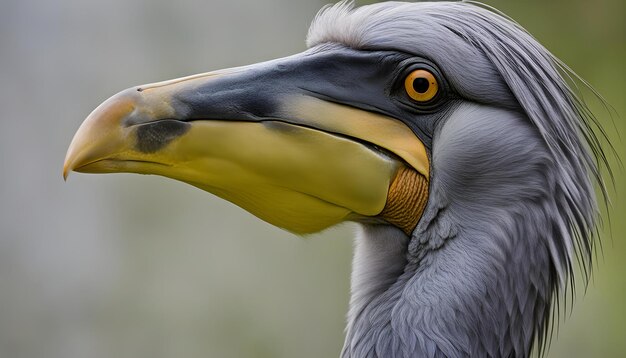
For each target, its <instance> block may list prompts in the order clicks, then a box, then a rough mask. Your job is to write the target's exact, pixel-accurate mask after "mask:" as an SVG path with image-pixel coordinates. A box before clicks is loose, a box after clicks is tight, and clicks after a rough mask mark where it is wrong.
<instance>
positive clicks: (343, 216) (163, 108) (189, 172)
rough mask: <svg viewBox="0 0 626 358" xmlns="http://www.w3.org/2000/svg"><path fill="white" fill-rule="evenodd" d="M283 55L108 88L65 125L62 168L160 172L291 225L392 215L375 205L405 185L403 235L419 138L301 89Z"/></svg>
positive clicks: (423, 179)
mask: <svg viewBox="0 0 626 358" xmlns="http://www.w3.org/2000/svg"><path fill="white" fill-rule="evenodd" d="M293 62H294V59H293V58H286V59H281V60H275V61H272V62H268V63H262V64H257V65H253V66H248V67H242V68H236V69H230V70H224V71H217V72H211V73H206V74H200V75H195V76H190V77H185V78H180V79H175V80H171V81H165V82H160V83H155V84H150V85H145V86H140V87H133V88H130V89H127V90H125V91H122V92H120V93H118V94H116V95H115V96H113V97H111V98H109V99H108V100H107V101H105V102H104V103H102V104H101V105H100V106H99V107H97V108H96V109H95V110H94V111H93V112H92V113H91V114H90V115H89V116H88V117H87V119H86V120H85V121H84V122H83V124H82V125H81V126H80V128H79V129H78V131H77V132H76V134H75V136H74V138H73V140H72V142H71V144H70V147H69V149H68V151H67V155H66V158H65V163H64V167H63V176H64V178H66V177H67V175H68V174H69V172H70V171H77V172H84V173H115V172H129V173H140V174H156V175H161V176H165V177H169V178H173V179H176V180H180V181H183V182H186V183H189V184H191V185H194V186H196V187H199V188H201V189H203V190H206V191H208V192H211V193H213V194H215V195H217V196H219V197H222V198H224V199H226V200H228V201H231V202H233V203H235V204H236V205H238V206H240V207H242V208H244V209H246V210H248V211H249V212H251V213H253V214H255V215H256V216H258V217H260V218H261V219H263V220H265V221H267V222H269V223H271V224H274V225H276V226H279V227H282V228H285V229H287V230H289V231H292V232H295V233H301V234H303V233H311V232H317V231H320V230H322V229H325V228H327V227H330V226H332V225H335V224H337V223H339V222H342V221H346V220H372V221H376V220H379V221H388V222H392V223H393V221H394V220H397V218H396V219H394V218H391V219H390V218H389V217H388V216H387V217H386V216H385V212H386V211H394V212H395V211H397V210H398V205H401V204H398V200H399V201H402V200H406V195H403V198H400V199H398V200H396V199H397V198H398V197H399V195H398V194H397V192H398V191H399V192H401V191H403V190H404V191H405V192H406V191H407V190H406V188H405V186H406V185H407V184H408V185H410V186H411V187H412V189H411V190H409V191H413V194H412V195H413V197H414V199H415V200H418V201H419V202H420V203H421V204H420V205H421V209H420V211H419V213H417V214H416V213H413V215H418V217H417V218H416V219H415V220H409V221H410V222H409V223H408V224H407V223H401V224H397V223H396V225H398V226H401V227H402V229H403V230H405V232H407V233H410V231H412V229H413V228H414V226H415V224H416V223H417V219H419V215H420V214H421V210H423V207H424V205H425V202H426V198H427V178H428V175H429V172H428V168H429V165H428V158H427V155H426V149H425V147H424V145H423V144H422V142H421V141H420V140H419V139H418V138H417V137H416V136H415V134H414V133H413V132H412V131H411V130H410V129H409V128H408V127H407V126H406V125H404V124H403V123H401V122H399V121H397V120H395V119H393V118H390V117H387V116H384V115H380V114H375V113H372V112H369V111H364V110H360V109H357V108H354V107H351V106H346V105H341V104H337V103H333V102H330V101H327V100H325V99H320V98H318V97H316V96H313V95H311V93H308V92H307V91H303V90H301V87H302V86H300V85H298V84H294V79H293V73H294V72H291V71H285V66H286V65H285V64H289V63H293ZM296 82H297V81H296ZM394 188H396V189H394ZM404 194H406V193H404ZM393 198H396V199H393ZM391 201H394V202H391ZM412 204H413V203H412ZM413 211H415V209H413ZM402 220H405V219H402V218H401V219H400V221H402Z"/></svg>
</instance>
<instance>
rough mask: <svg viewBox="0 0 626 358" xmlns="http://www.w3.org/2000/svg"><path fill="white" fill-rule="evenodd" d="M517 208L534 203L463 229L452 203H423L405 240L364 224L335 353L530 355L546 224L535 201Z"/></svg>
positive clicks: (544, 293) (543, 293)
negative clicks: (341, 340) (422, 211)
mask: <svg viewBox="0 0 626 358" xmlns="http://www.w3.org/2000/svg"><path fill="white" fill-rule="evenodd" d="M459 204H460V205H462V203H459ZM525 205H532V206H536V207H532V208H529V207H525V208H524V209H523V210H514V209H513V208H514V207H520V203H519V202H516V203H515V206H512V207H509V208H506V207H502V206H491V208H492V209H490V210H485V211H481V212H474V213H472V217H471V218H466V220H463V222H464V225H463V226H460V225H453V224H452V223H454V222H459V218H458V217H454V216H455V210H454V206H449V207H447V208H443V209H442V208H437V207H430V208H427V211H426V212H425V214H424V218H423V219H422V220H421V222H420V224H419V225H418V227H417V229H416V231H415V233H414V234H413V237H412V238H411V239H409V237H407V236H406V235H404V234H403V233H402V232H401V231H400V230H398V229H395V228H392V227H389V226H365V227H364V228H363V229H362V231H361V232H360V233H359V235H358V237H357V239H356V244H355V254H354V262H353V273H352V297H351V302H350V303H351V305H350V306H351V308H350V313H349V316H348V321H349V322H348V327H347V333H346V342H345V345H344V349H343V353H342V357H344V358H347V357H442V356H446V357H459V356H463V357H464V356H472V357H474V356H476V357H478V356H480V357H501V356H516V357H526V356H528V355H530V350H531V349H532V344H533V340H534V338H535V336H536V335H537V334H538V332H537V330H538V327H539V324H540V322H543V320H544V319H546V317H547V315H548V314H549V309H550V302H551V297H552V289H551V287H552V284H553V280H554V279H555V273H554V272H553V271H554V270H551V265H550V257H549V248H548V247H546V245H544V244H543V242H545V241H544V240H542V238H541V234H540V233H539V231H538V230H537V228H546V227H549V226H545V225H544V224H545V222H544V220H542V215H543V214H544V213H545V212H544V210H543V209H542V208H541V206H542V203H537V202H534V203H533V201H532V200H531V201H528V202H527V203H526V204H525ZM486 207H490V206H486ZM525 213H531V215H532V213H538V214H536V215H535V217H527V216H526V217H525V216H524V215H527V214H525ZM545 216H546V217H547V216H548V215H547V214H546V215H545ZM468 223H469V224H468ZM529 223H530V225H529ZM528 228H530V230H529V229H528ZM547 273H549V274H547Z"/></svg>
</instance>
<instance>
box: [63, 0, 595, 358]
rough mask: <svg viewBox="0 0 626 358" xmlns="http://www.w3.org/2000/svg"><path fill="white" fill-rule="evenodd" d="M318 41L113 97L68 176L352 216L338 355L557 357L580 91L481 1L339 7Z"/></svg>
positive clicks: (569, 283)
mask: <svg viewBox="0 0 626 358" xmlns="http://www.w3.org/2000/svg"><path fill="white" fill-rule="evenodd" d="M306 44H307V49H306V50H305V51H303V52H301V53H297V54H294V55H291V56H288V57H284V58H279V59H275V60H270V61H266V62H262V63H257V64H253V65H248V66H241V67H235V68H230V69H224V70H217V71H212V72H207V73H202V74H197V75H192V76H188V77H183V78H178V79H174V80H168V81H163V82H157V83H152V84H147V85H140V86H135V87H131V88H128V89H126V90H123V91H121V92H119V93H118V94H116V95H114V96H112V97H111V98H109V99H108V100H106V101H105V102H103V103H102V104H101V105H100V106H98V107H97V108H96V109H95V110H94V111H93V112H92V113H91V114H89V116H88V117H87V118H86V119H85V120H84V122H83V123H82V124H81V125H80V127H79V128H78V130H77V132H76V133H75V135H74V138H73V139H72V141H71V143H70V146H69V148H68V151H67V155H66V158H65V162H64V167H63V176H64V178H66V177H67V175H68V174H69V172H71V171H76V172H83V173H118V172H128V173H138V174H154V175H160V176H165V177H168V178H172V179H175V180H178V181H182V182H185V183H188V184H191V185H193V186H195V187H198V188H200V189H202V190H204V191H207V192H209V193H212V194H214V195H216V196H218V197H220V198H223V199H225V200H228V201H230V202H232V203H234V204H236V205H237V206H239V207H241V208H243V209H245V210H247V211H249V212H250V213H252V214H254V215H255V216H257V217H258V218H260V219H262V220H264V221H266V222H268V223H270V224H272V225H275V226H277V227H280V228H282V229H285V230H287V231H290V232H292V233H295V234H298V235H305V234H309V233H315V232H319V231H321V230H324V229H326V228H329V227H332V226H334V225H337V224H340V223H343V222H346V221H350V222H356V223H357V224H358V227H359V229H358V232H357V235H356V237H355V239H354V240H355V248H354V256H353V263H352V275H351V297H350V303H349V312H348V315H347V327H346V331H345V343H344V347H343V349H342V351H341V352H340V355H341V357H343V358H361V357H379V358H383V357H385V358H386V357H392V358H393V357H428V358H431V357H432V358H434V357H529V356H531V355H532V354H534V353H536V354H538V355H542V354H545V350H546V347H547V346H548V345H549V341H550V339H551V337H552V332H553V331H554V326H555V323H554V322H555V320H558V318H555V316H558V312H559V305H560V302H562V300H563V298H562V297H563V296H566V295H567V292H568V290H570V291H571V290H573V286H574V280H575V276H577V275H578V273H576V274H575V266H576V264H577V263H578V264H580V266H581V267H582V270H581V272H582V273H581V275H582V276H583V279H588V278H589V275H590V270H591V266H592V258H593V255H594V252H595V251H594V250H595V249H596V246H597V242H598V238H597V237H598V233H597V230H598V227H599V225H600V224H599V214H598V211H599V210H598V206H599V202H600V201H601V198H600V196H599V195H596V192H595V187H598V188H600V189H599V191H601V192H602V193H604V186H603V177H602V175H601V172H600V168H601V166H602V165H605V164H606V159H605V154H604V149H603V145H601V138H602V137H601V135H602V133H603V131H602V127H601V126H600V125H599V124H598V121H597V119H596V117H595V115H594V114H593V113H592V112H591V110H590V109H589V108H588V106H587V105H586V103H585V102H584V101H583V100H582V98H581V95H580V94H579V91H578V89H577V87H576V83H582V85H583V86H588V85H587V83H586V82H584V80H582V79H581V78H580V77H578V76H577V75H576V74H575V73H574V72H573V71H572V70H571V69H569V68H568V67H567V65H565V64H564V63H563V62H562V61H560V60H559V59H558V58H556V57H555V56H554V55H552V54H551V53H550V52H549V51H548V50H547V49H546V48H545V47H544V46H542V45H541V44H540V43H539V42H538V41H537V40H536V39H535V38H533V37H532V35H530V34H529V33H528V32H527V31H526V30H525V29H524V28H523V27H521V25H519V24H517V23H516V22H515V21H514V20H512V19H511V18H509V17H507V16H506V15H504V14H503V13H501V12H499V11H498V10H496V9H494V8H492V7H490V6H488V5H485V4H482V3H479V2H473V1H462V2H446V1H443V2H417V3H404V2H383V3H376V4H371V5H366V6H360V7H357V6H355V5H354V3H353V2H352V1H341V2H339V3H336V4H331V5H328V6H326V7H324V8H322V9H321V10H320V12H319V13H318V14H317V15H316V17H315V18H314V20H313V22H312V24H311V26H310V28H309V31H308V35H307V39H306ZM338 353H339V352H338Z"/></svg>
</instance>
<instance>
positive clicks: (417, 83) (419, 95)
mask: <svg viewBox="0 0 626 358" xmlns="http://www.w3.org/2000/svg"><path fill="white" fill-rule="evenodd" d="M404 89H405V90H406V93H407V94H408V95H409V97H411V98H412V99H413V100H415V101H417V102H428V101H430V100H431V99H433V98H435V96H436V95H437V92H439V83H437V79H436V78H435V75H433V74H432V73H431V72H430V71H427V70H422V69H420V70H415V71H413V72H411V73H409V75H408V76H406V79H405V80H404Z"/></svg>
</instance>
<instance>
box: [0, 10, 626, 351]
mask: <svg viewBox="0 0 626 358" xmlns="http://www.w3.org/2000/svg"><path fill="white" fill-rule="evenodd" d="M325 2H326V1H310V0H308V1H305V0H245V1H237V2H231V1H226V0H212V1H201V0H178V1H166V0H153V1H150V0H107V1H85V0H49V1H44V0H0V357H7V358H21V357H29V358H38V357H46V358H57V357H58V358H73V357H88V358H92V357H93V358H99V357H106V358H108V357H120V358H125V357H135V358H138V357H151V358H158V357H299V358H305V357H337V356H338V354H339V351H340V349H341V345H342V342H343V327H344V317H345V313H346V311H347V307H348V293H349V272H350V260H351V245H352V243H351V236H352V231H353V229H354V228H353V227H352V226H351V225H349V224H347V225H344V226H342V227H339V228H336V229H331V230H329V231H327V232H325V233H323V234H319V235H315V236H313V237H310V238H307V239H302V238H297V237H294V236H292V235H291V234H289V233H286V232H283V231H281V230H279V229H276V228H274V227H272V226H270V225H269V224H265V223H263V222H261V221H260V220H258V219H256V218H254V217H253V216H252V215H250V214H248V213H246V212H244V211H243V210H241V209H239V208H237V207H234V206H233V205H231V204H229V203H227V202H225V201H222V200H220V199H218V198H216V197H213V196H211V195H209V194H207V193H204V192H202V191H200V190H198V189H195V188H192V187H191V186H187V185H185V184H182V183H179V182H174V181H171V180H166V179H163V178H159V177H153V176H139V175H125V174H117V175H103V176H88V175H81V174H74V175H72V176H71V177H70V178H69V182H68V183H64V182H63V180H62V178H61V167H62V162H63V158H64V155H65V150H66V149H67V146H68V145H69V142H70V140H71V138H72V136H73V134H74V132H75V130H76V129H77V128H78V126H79V124H80V123H81V122H82V120H83V119H84V117H85V116H86V115H87V114H89V112H90V111H91V110H92V109H93V108H95V107H96V106H97V105H98V104H99V103H100V102H102V101H103V100H105V99H106V98H107V97H109V96H110V95H112V94H114V93H115V92H117V91H119V90H121V89H124V88H126V87H130V86H132V85H136V84H142V83H149V82H155V81H159V80H164V79H169V78H174V77H179V76H183V75H187V74H193V73H197V72H205V71H208V70H214V69H219V68H223V67H230V66H237V65H244V64H248V63H253V62H258V61H262V60H268V59H272V58H276V57H280V56H285V55H289V54H292V53H295V52H299V51H302V50H304V49H305V46H304V38H305V35H306V31H307V29H308V24H309V22H310V21H311V19H312V18H313V17H314V15H315V13H316V12H317V10H318V9H319V8H320V7H321V6H322V5H323V4H324V3H325ZM487 2H488V3H489V4H491V5H494V6H496V7H498V8H499V9H501V10H503V11H505V12H506V13H508V14H509V15H511V16H512V17H513V18H515V19H517V20H518V21H519V22H520V23H521V24H522V25H523V26H525V27H526V28H527V29H528V30H530V31H531V33H533V34H534V35H535V36H536V37H537V38H538V39H539V40H540V41H541V42H543V43H544V44H545V45H546V46H547V47H548V48H549V49H551V50H552V51H553V52H554V53H555V54H556V55H557V56H559V57H560V58H561V59H563V60H564V61H565V62H566V63H568V64H569V65H570V66H571V67H572V68H573V69H574V70H575V71H577V72H578V73H579V74H580V75H581V76H582V77H584V78H586V79H587V80H588V81H589V82H590V83H591V84H592V85H593V86H595V87H596V89H597V90H598V91H599V92H600V93H601V94H602V95H604V96H605V98H606V99H607V101H608V102H609V103H611V104H612V105H613V107H614V109H615V111H616V112H617V113H619V115H620V116H621V117H619V116H614V117H615V118H614V121H615V124H611V120H610V117H609V115H608V114H607V112H606V111H603V109H602V108H601V106H599V105H598V104H594V106H595V107H594V108H595V109H596V110H597V111H598V114H599V117H600V120H601V121H602V122H603V123H604V124H605V126H606V128H607V129H608V130H609V136H610V138H611V140H612V141H613V142H614V144H615V146H616V150H617V151H618V152H619V153H621V156H622V159H625V160H626V154H625V153H626V146H625V144H624V140H621V139H619V135H618V132H621V135H622V137H623V136H626V125H625V124H624V122H625V118H624V116H625V115H626V112H625V110H624V97H625V88H626V85H625V81H626V79H625V71H624V63H625V53H626V51H625V48H624V44H625V42H626V41H625V34H626V29H625V26H624V14H625V13H626V10H625V8H624V2H623V0H599V1H594V2H590V1H588V0H575V1H565V0H559V1H551V2H543V1H540V0H533V1H524V2H515V1H512V0H511V1H504V0H498V1H495V0H494V1H487ZM611 160H612V162H613V163H615V160H614V159H611ZM615 168H616V169H617V173H616V189H615V190H612V200H613V215H612V222H613V225H612V236H613V239H612V240H611V239H610V237H609V230H608V229H605V230H604V234H603V235H604V237H605V240H604V251H603V254H599V257H598V260H597V268H596V271H595V274H596V275H595V278H594V280H593V281H592V282H591V283H590V285H589V288H588V290H587V293H586V294H584V292H583V290H579V291H578V297H577V301H576V303H575V305H574V308H573V313H572V314H571V316H570V315H569V314H567V315H568V316H569V318H568V319H566V320H565V321H564V322H561V325H560V332H559V334H558V337H557V338H556V339H555V341H554V342H553V345H552V349H551V351H550V353H549V355H548V356H549V357H619V356H623V355H624V352H625V351H626V343H625V342H624V338H625V337H626V323H625V322H626V312H625V307H626V304H625V303H624V302H625V301H624V295H625V294H626V278H625V277H626V265H625V264H624V260H626V243H625V242H624V237H623V236H624V235H623V234H624V233H625V232H626V229H625V221H626V220H624V219H625V218H626V208H625V204H624V203H625V202H626V193H625V188H626V179H625V175H624V170H623V169H620V168H618V167H617V165H615ZM579 286H580V285H579ZM561 321H562V320H561Z"/></svg>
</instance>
